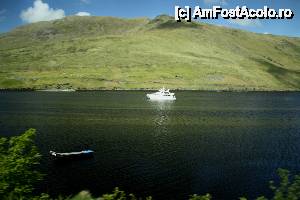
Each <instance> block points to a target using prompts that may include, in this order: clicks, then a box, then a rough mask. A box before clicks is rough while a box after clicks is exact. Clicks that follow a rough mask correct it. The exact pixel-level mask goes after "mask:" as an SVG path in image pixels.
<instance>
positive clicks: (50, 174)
mask: <svg viewBox="0 0 300 200" xmlns="http://www.w3.org/2000/svg"><path fill="white" fill-rule="evenodd" d="M145 94H146V92H141V91H139V92H136V91H134V92H133V91H128V92H125V91H118V92H117V91H112V92H109V91H103V92H75V93H53V92H0V135H1V136H12V135H19V134H20V133H22V132H23V131H25V130H26V129H28V128H36V129H37V131H38V134H37V138H36V143H37V145H38V147H39V149H40V151H41V153H42V155H43V160H42V164H41V170H42V171H43V172H44V173H45V174H47V175H46V177H45V180H44V181H43V182H42V183H41V184H40V185H38V186H37V190H38V191H39V192H49V193H50V194H51V195H53V196H56V195H58V194H63V195H69V194H75V193H77V192H79V191H81V190H83V189H87V190H90V191H91V192H92V193H93V194H94V195H95V196H96V195H100V194H103V193H107V192H110V191H112V190H113V188H114V187H116V186H118V187H120V188H121V189H123V190H126V191H128V192H131V193H135V194H137V195H138V196H148V195H152V196H153V197H154V198H155V199H188V196H189V195H190V194H194V193H198V194H206V193H210V194H212V196H213V197H214V198H215V199H230V200H231V199H237V198H238V197H240V196H246V197H249V198H254V197H257V196H260V195H263V194H264V195H267V196H268V195H270V190H269V189H268V181H269V180H271V179H276V170H277V169H278V168H286V169H289V170H291V171H292V172H293V173H300V93H264V92H251V93H229V92H228V93H215V92H189V91H186V92H177V93H176V96H177V100H176V102H173V103H170V102H169V103H155V102H149V101H147V100H146V98H145ZM84 148H90V149H92V150H94V151H95V152H96V153H95V157H94V159H91V160H82V161H72V162H67V163H56V162H53V161H52V160H51V159H50V158H49V156H48V151H49V150H54V151H58V152H68V151H79V150H82V149H84Z"/></svg>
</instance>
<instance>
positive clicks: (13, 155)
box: [0, 129, 42, 199]
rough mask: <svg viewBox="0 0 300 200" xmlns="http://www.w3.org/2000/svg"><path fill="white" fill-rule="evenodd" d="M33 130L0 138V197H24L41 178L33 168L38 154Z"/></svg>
mask: <svg viewBox="0 0 300 200" xmlns="http://www.w3.org/2000/svg"><path fill="white" fill-rule="evenodd" d="M35 132H36V131H35V130H34V129H29V130H28V131H26V132H25V133H24V134H22V135H20V136H16V137H11V138H10V139H7V138H0V199H26V198H29V196H30V195H31V193H32V192H33V189H34V187H33V185H34V184H35V183H37V181H39V180H41V179H42V175H41V173H39V172H38V171H37V170H35V169H34V167H35V166H36V165H38V164H39V161H40V158H41V156H40V154H39V153H38V150H37V148H36V146H35V145H34V141H33V140H34V137H35Z"/></svg>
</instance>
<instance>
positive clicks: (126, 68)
mask: <svg viewBox="0 0 300 200" xmlns="http://www.w3.org/2000/svg"><path fill="white" fill-rule="evenodd" d="M0 61H1V62H0V88H35V89H43V88H56V87H62V88H70V87H72V88H77V89H113V88H118V89H138V88H159V87H161V86H166V87H169V88H172V89H175V88H179V89H203V90H220V89H225V90H226V89H248V90H253V89H256V90H299V89H300V39H299V38H287V37H279V36H272V35H261V34H255V33H250V32H245V31H240V30H235V29H229V28H224V27H218V26H213V25H208V24H203V23H189V24H187V23H176V22H175V21H174V20H173V19H172V18H170V17H167V16H159V17H157V18H156V19H154V20H149V19H143V18H141V19H118V18H111V17H74V16H73V17H67V18H64V19H62V20H56V21H51V22H39V23H35V24H30V25H27V26H23V27H19V28H17V29H15V30H13V31H12V32H10V33H7V34H5V35H2V36H0Z"/></svg>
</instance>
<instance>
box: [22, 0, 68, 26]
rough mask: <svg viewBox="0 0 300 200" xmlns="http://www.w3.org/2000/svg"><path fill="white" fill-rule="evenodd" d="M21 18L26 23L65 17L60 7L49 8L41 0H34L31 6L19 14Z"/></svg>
mask: <svg viewBox="0 0 300 200" xmlns="http://www.w3.org/2000/svg"><path fill="white" fill-rule="evenodd" d="M20 17H21V19H22V20H23V21H25V22H28V23H33V22H39V21H50V20H55V19H61V18H63V17H65V11H64V10H62V9H53V8H50V7H49V5H48V4H47V3H43V1H42V0H35V1H34V3H33V7H29V8H27V9H26V10H23V11H22V12H21V15H20Z"/></svg>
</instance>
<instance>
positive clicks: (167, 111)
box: [149, 100, 175, 142]
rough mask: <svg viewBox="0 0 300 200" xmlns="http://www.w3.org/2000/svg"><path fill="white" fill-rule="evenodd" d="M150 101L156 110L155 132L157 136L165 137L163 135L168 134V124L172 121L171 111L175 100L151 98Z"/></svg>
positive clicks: (154, 117)
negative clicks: (155, 99) (154, 99)
mask: <svg viewBox="0 0 300 200" xmlns="http://www.w3.org/2000/svg"><path fill="white" fill-rule="evenodd" d="M149 103H150V104H151V107H152V108H153V110H154V112H155V114H154V115H153V128H154V132H153V134H154V135H155V136H157V137H163V135H168V132H169V128H168V126H169V125H170V123H171V111H172V109H173V106H174V104H175V102H174V101H151V100H149ZM161 142H162V141H161Z"/></svg>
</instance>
